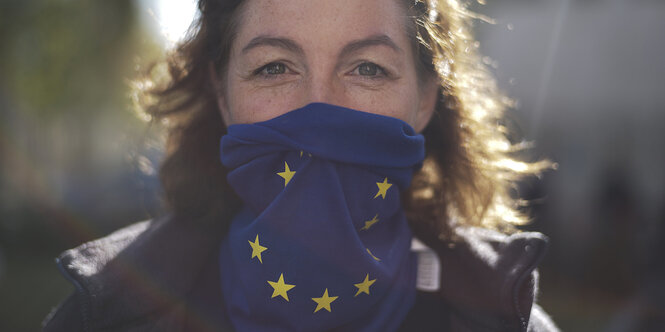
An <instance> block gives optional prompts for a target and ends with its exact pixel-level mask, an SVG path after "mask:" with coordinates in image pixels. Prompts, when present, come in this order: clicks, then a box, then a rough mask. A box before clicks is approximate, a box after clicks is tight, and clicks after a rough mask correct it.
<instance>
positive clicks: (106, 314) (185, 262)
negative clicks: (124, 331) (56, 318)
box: [58, 217, 223, 330]
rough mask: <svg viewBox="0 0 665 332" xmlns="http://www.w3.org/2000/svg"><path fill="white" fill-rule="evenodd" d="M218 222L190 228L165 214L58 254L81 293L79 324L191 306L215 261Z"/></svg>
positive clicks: (112, 322) (123, 320) (100, 324)
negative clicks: (192, 294) (192, 296)
mask: <svg viewBox="0 0 665 332" xmlns="http://www.w3.org/2000/svg"><path fill="white" fill-rule="evenodd" d="M219 224H221V223H219V222H217V223H214V222H202V223H197V224H196V227H193V226H192V224H190V223H186V222H180V221H175V220H173V218H171V217H166V218H162V219H156V220H152V221H146V222H141V223H138V224H134V225H132V226H129V227H127V228H124V229H121V230H119V231H116V232H115V233H113V234H111V235H109V236H107V237H104V238H101V239H98V240H95V241H92V242H89V243H86V244H84V245H81V246H79V247H77V248H74V249H71V250H68V251H66V252H64V253H63V254H62V255H60V257H59V258H58V261H59V265H60V267H61V270H63V272H64V273H65V274H66V276H67V277H68V278H69V279H71V280H72V281H73V282H74V284H75V285H76V286H77V289H78V291H79V293H82V294H81V295H82V302H83V307H84V309H83V311H84V316H87V317H84V322H87V323H88V324H89V325H88V327H89V328H90V330H97V329H104V328H113V327H117V326H118V324H128V323H130V322H135V321H137V320H140V319H141V318H142V317H150V316H151V315H152V314H154V313H156V312H159V311H160V310H161V309H165V308H174V307H178V306H180V307H183V305H185V304H187V305H190V304H189V303H187V302H189V301H190V299H189V298H188V297H189V296H190V291H191V290H192V288H193V287H194V286H195V284H196V283H197V282H198V280H199V279H200V277H201V275H200V274H201V272H202V271H206V270H210V269H209V267H208V266H206V265H209V264H210V262H217V259H216V256H214V257H213V256H212V255H215V253H216V252H217V250H216V249H217V247H218V244H219V241H220V240H221V236H222V235H223V230H222V228H221V227H220V226H219ZM206 267H208V269H206ZM215 267H216V266H215ZM213 270H215V272H217V271H216V269H213ZM86 302H87V303H86Z"/></svg>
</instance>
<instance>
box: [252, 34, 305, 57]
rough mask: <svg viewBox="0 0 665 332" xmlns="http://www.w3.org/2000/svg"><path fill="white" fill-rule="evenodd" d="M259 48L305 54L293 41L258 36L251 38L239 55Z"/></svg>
mask: <svg viewBox="0 0 665 332" xmlns="http://www.w3.org/2000/svg"><path fill="white" fill-rule="evenodd" d="M259 46H274V47H279V48H283V49H285V50H287V51H290V52H293V53H296V54H298V55H303V54H305V52H304V51H303V49H302V47H300V45H298V43H296V42H295V41H293V40H291V39H288V38H281V37H271V36H265V35H262V36H258V37H255V38H253V39H252V40H250V41H249V43H247V45H245V47H243V48H242V51H241V53H243V54H245V53H247V52H249V51H250V50H251V49H253V48H257V47H259Z"/></svg>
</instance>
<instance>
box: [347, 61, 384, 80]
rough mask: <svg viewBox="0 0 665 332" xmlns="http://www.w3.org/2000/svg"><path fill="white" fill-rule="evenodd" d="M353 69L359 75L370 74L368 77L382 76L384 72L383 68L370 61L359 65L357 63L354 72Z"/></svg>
mask: <svg viewBox="0 0 665 332" xmlns="http://www.w3.org/2000/svg"><path fill="white" fill-rule="evenodd" d="M355 71H357V74H358V75H360V76H370V77H376V76H383V75H385V74H386V73H385V71H384V70H383V68H381V67H380V66H379V65H377V64H374V63H371V62H363V63H361V64H360V65H358V67H356V69H355V70H354V72H355Z"/></svg>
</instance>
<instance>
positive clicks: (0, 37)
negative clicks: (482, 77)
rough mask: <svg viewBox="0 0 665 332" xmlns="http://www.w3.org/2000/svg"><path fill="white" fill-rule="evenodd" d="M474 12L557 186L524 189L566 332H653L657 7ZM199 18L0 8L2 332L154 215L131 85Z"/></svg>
mask: <svg viewBox="0 0 665 332" xmlns="http://www.w3.org/2000/svg"><path fill="white" fill-rule="evenodd" d="M480 2H482V3H485V2H486V4H484V5H481V4H479V3H473V4H472V9H474V10H475V11H478V12H480V13H482V14H484V15H487V16H489V17H491V18H492V20H493V21H494V22H493V24H489V23H485V22H482V21H477V22H476V26H475V28H476V31H477V34H478V38H479V40H480V42H481V50H482V52H483V53H484V54H485V55H487V57H486V58H485V59H484V61H485V62H486V63H487V64H488V65H490V66H491V67H493V70H494V72H495V74H496V76H497V78H498V81H499V85H500V86H501V88H502V89H503V90H504V91H506V92H507V93H508V94H509V95H510V96H511V97H513V98H515V99H516V100H517V101H518V107H517V108H516V109H515V110H513V111H511V113H510V116H511V117H512V118H513V119H514V121H515V123H516V124H517V125H518V127H519V128H520V131H521V132H520V134H521V135H522V136H523V137H524V138H525V139H526V140H529V141H534V142H535V148H534V149H533V155H534V157H536V158H539V157H546V158H550V159H552V160H554V161H556V162H557V163H558V164H559V169H558V170H557V171H555V172H549V173H547V174H546V175H545V176H544V177H543V178H542V179H540V180H538V179H531V180H527V181H524V182H523V183H522V184H521V185H520V192H521V194H522V195H523V196H525V197H527V198H530V199H532V202H533V203H532V207H531V209H530V214H531V215H532V218H533V220H534V222H533V223H532V224H531V225H530V226H528V229H531V230H537V231H541V232H544V233H546V234H547V235H548V236H549V237H550V238H551V247H550V250H549V252H548V254H547V256H546V258H545V260H544V262H543V263H542V265H541V268H540V270H541V289H540V298H539V302H540V304H541V305H542V306H543V307H544V308H545V309H546V310H547V311H548V312H549V313H550V314H551V315H552V316H553V318H554V319H555V321H556V322H557V323H558V324H559V325H560V327H561V328H562V329H563V330H564V331H663V330H665V324H664V322H665V262H664V258H665V204H664V203H665V171H663V168H664V167H665V153H663V151H664V150H665V64H664V63H663V59H665V2H663V1H661V0H585V1H581V0H577V1H572V0H547V1H545V0H528V1H527V0H502V1H498V0H494V1H492V0H487V1H480ZM194 15H195V6H194V1H191V0H184V1H182V0H181V1H177V2H176V1H166V0H133V1H131V0H115V1H83V0H67V1H64V0H49V1H46V0H32V1H21V0H1V1H0V331H36V330H39V327H40V322H41V320H42V319H43V318H44V316H45V315H46V314H47V313H48V312H49V311H50V310H51V308H52V307H53V306H55V305H56V304H57V303H58V302H59V301H60V300H61V299H63V298H64V297H65V296H66V295H67V294H69V293H70V292H71V291H72V290H73V288H72V286H71V285H69V284H68V283H67V282H66V281H65V280H64V278H62V277H61V276H60V275H59V273H58V272H57V269H56V266H55V263H54V258H55V257H56V256H57V255H58V254H59V253H60V252H62V251H63V250H66V249H68V248H70V247H73V246H76V245H78V244H80V243H82V242H84V241H88V240H91V239H93V238H96V237H99V236H102V235H104V234H106V233H108V232H110V231H112V230H114V229H117V228H119V227H122V226H124V225H127V224H129V223H132V222H135V221H139V220H142V219H146V218H150V217H151V216H154V215H159V214H160V211H161V205H160V200H159V198H158V195H159V191H160V189H159V183H158V181H157V179H156V178H155V176H156V171H155V170H156V167H157V165H158V164H159V160H160V156H161V152H160V140H159V133H155V130H151V129H150V128H148V126H147V125H146V122H145V121H144V119H142V118H141V116H140V115H139V114H137V112H136V111H135V110H134V109H133V106H132V104H133V101H134V99H135V96H134V95H133V94H132V91H131V84H132V83H131V82H132V78H135V77H136V75H137V74H138V71H137V70H138V69H139V68H140V67H141V66H146V65H148V64H150V63H151V62H152V61H155V60H156V59H159V57H160V56H161V55H162V54H163V52H164V49H165V48H167V47H170V46H172V45H173V43H174V42H175V41H177V40H178V39H179V38H181V36H182V35H183V33H184V31H185V30H186V28H187V26H188V25H189V23H190V22H191V19H192V17H194Z"/></svg>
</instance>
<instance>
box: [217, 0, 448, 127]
mask: <svg viewBox="0 0 665 332" xmlns="http://www.w3.org/2000/svg"><path fill="white" fill-rule="evenodd" d="M405 15H406V13H405V10H404V8H403V7H402V6H401V5H400V4H399V3H398V2H397V1H396V0H363V1H358V0H275V1H271V0H248V1H247V3H245V4H244V9H243V13H242V19H241V22H240V25H239V27H238V31H237V35H236V38H235V40H234V42H233V43H232V46H231V53H230V58H229V63H228V70H226V74H225V76H224V77H218V76H217V75H215V74H214V73H213V75H212V76H213V81H214V82H215V85H216V89H217V91H218V92H217V95H218V105H219V108H220V111H221V113H222V117H223V119H224V121H225V123H226V124H227V125H230V124H236V123H253V122H258V121H264V120H269V119H271V118H274V117H276V116H279V115H282V114H284V113H286V112H288V111H291V110H294V109H297V108H300V107H303V106H305V105H307V104H309V103H313V102H323V103H328V104H334V105H339V106H343V107H347V108H352V109H356V110H360V111H364V112H369V113H375V114H381V115H386V116H391V117H395V118H398V119H401V120H403V121H405V122H407V123H408V124H410V125H411V126H412V127H414V128H415V129H416V131H421V130H422V129H423V128H424V127H425V125H426V124H427V122H428V121H429V119H430V117H431V115H432V113H433V111H434V106H435V104H436V98H437V89H438V85H437V82H436V80H435V79H433V78H431V79H425V80H422V79H420V80H419V77H418V75H417V72H416V65H415V59H414V54H413V51H412V47H411V44H410V42H409V39H408V37H407V35H406V29H405V26H406V25H405V24H406V22H407V21H406V16H405Z"/></svg>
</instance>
